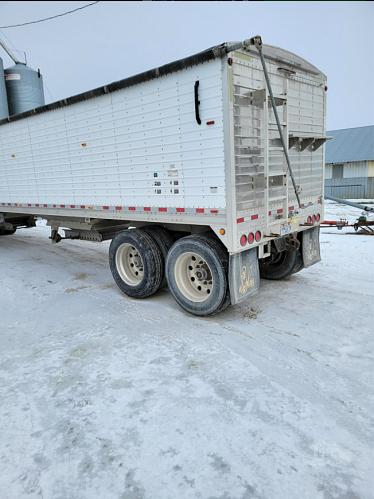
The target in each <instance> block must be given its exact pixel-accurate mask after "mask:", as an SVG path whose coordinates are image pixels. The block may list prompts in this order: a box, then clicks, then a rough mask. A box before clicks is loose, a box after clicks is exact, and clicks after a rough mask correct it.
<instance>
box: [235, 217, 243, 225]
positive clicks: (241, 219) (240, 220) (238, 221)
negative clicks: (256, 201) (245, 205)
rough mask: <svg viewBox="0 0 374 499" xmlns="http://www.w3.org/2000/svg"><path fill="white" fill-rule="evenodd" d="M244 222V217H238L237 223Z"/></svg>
mask: <svg viewBox="0 0 374 499" xmlns="http://www.w3.org/2000/svg"><path fill="white" fill-rule="evenodd" d="M243 222H244V217H240V218H237V219H236V223H237V224H241V223H243Z"/></svg>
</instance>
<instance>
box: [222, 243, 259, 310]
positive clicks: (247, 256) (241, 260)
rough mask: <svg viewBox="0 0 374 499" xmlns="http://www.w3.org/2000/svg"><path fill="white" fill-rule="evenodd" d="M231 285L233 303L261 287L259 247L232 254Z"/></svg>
mask: <svg viewBox="0 0 374 499" xmlns="http://www.w3.org/2000/svg"><path fill="white" fill-rule="evenodd" d="M229 287H230V298H231V304H232V305H235V304H236V303H240V302H242V301H243V300H245V299H246V298H248V297H249V296H252V295H254V294H255V293H257V291H258V289H259V287H260V271H259V268H258V258H257V248H253V249H250V250H247V251H242V252H241V253H237V254H235V255H230V262H229Z"/></svg>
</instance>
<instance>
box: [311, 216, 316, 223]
mask: <svg viewBox="0 0 374 499" xmlns="http://www.w3.org/2000/svg"><path fill="white" fill-rule="evenodd" d="M315 221H316V216H315V215H312V222H313V223H315Z"/></svg>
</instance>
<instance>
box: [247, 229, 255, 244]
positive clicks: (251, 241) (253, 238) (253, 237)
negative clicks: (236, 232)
mask: <svg viewBox="0 0 374 499" xmlns="http://www.w3.org/2000/svg"><path fill="white" fill-rule="evenodd" d="M254 240H255V235H254V234H253V232H250V233H249V234H248V244H252V243H253V241H254Z"/></svg>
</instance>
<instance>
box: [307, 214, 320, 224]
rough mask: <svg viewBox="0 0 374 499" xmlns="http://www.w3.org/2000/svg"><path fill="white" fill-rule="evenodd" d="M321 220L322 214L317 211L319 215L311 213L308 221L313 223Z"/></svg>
mask: <svg viewBox="0 0 374 499" xmlns="http://www.w3.org/2000/svg"><path fill="white" fill-rule="evenodd" d="M320 220H321V215H320V214H319V213H317V215H309V217H308V218H307V223H308V224H310V225H312V224H314V223H316V222H319V221H320Z"/></svg>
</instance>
